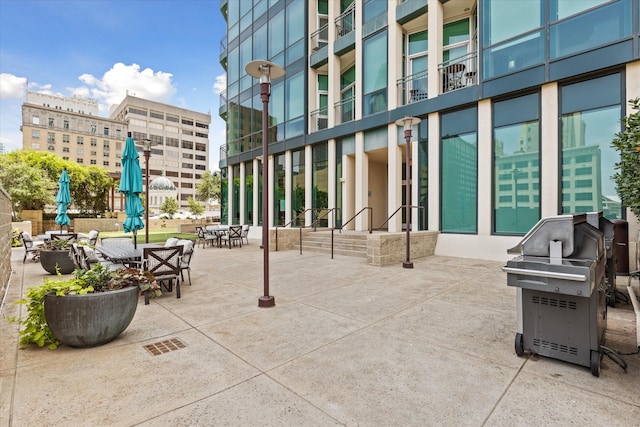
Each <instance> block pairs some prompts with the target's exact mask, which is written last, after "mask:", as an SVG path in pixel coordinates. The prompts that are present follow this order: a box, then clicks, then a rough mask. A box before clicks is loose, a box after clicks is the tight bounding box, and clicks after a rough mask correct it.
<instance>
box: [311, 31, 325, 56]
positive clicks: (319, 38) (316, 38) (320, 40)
mask: <svg viewBox="0 0 640 427" xmlns="http://www.w3.org/2000/svg"><path fill="white" fill-rule="evenodd" d="M310 38H311V49H313V51H314V52H316V51H318V50H320V49H322V48H323V47H325V46H326V45H327V44H328V43H329V24H326V25H323V26H322V27H321V28H320V29H319V30H318V31H316V32H314V33H312V34H311V37H310Z"/></svg>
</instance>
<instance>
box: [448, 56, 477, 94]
mask: <svg viewBox="0 0 640 427" xmlns="http://www.w3.org/2000/svg"><path fill="white" fill-rule="evenodd" d="M477 70H478V52H476V51H474V52H471V53H468V54H466V55H464V56H460V57H458V58H453V59H450V60H448V61H445V62H443V63H442V64H440V65H438V74H439V75H440V79H441V84H440V87H441V89H442V92H440V93H447V92H451V91H454V90H458V89H462V88H465V87H467V86H472V85H475V84H477V83H478V73H477Z"/></svg>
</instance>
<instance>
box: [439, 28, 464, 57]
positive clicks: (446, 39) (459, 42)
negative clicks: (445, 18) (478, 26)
mask: <svg viewBox="0 0 640 427" xmlns="http://www.w3.org/2000/svg"><path fill="white" fill-rule="evenodd" d="M442 44H443V48H442V59H443V61H444V62H455V61H454V60H455V59H456V58H461V57H463V56H465V55H466V54H467V53H469V19H466V18H465V19H462V20H460V21H455V22H451V23H449V24H446V25H445V26H444V29H443V40H442Z"/></svg>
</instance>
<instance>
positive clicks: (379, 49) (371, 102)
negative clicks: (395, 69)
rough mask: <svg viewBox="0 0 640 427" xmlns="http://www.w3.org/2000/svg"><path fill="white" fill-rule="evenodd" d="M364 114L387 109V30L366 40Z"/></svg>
mask: <svg viewBox="0 0 640 427" xmlns="http://www.w3.org/2000/svg"><path fill="white" fill-rule="evenodd" d="M363 60H364V64H363V72H362V73H363V77H364V78H363V85H362V91H363V99H362V102H363V106H362V111H363V115H365V116H368V115H370V114H375V113H379V112H382V111H386V110H387V32H386V31H383V32H381V33H379V34H377V35H375V36H373V37H370V38H368V39H366V40H365V41H364V58H363Z"/></svg>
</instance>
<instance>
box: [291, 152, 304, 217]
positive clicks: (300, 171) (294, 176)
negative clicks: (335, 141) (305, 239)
mask: <svg viewBox="0 0 640 427" xmlns="http://www.w3.org/2000/svg"><path fill="white" fill-rule="evenodd" d="M304 152H305V150H304V149H302V150H297V151H293V152H292V153H291V189H292V190H291V219H292V220H293V219H294V218H295V217H297V216H298V215H300V214H302V213H303V212H304V210H305V208H306V207H305V204H304V197H305V196H304V194H305V186H304V181H305V173H306V169H305V162H304V160H305V158H304V157H305V156H304ZM291 225H292V226H299V227H302V226H304V215H302V216H301V217H300V218H298V219H297V220H296V221H294V222H293V223H292V224H291Z"/></svg>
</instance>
